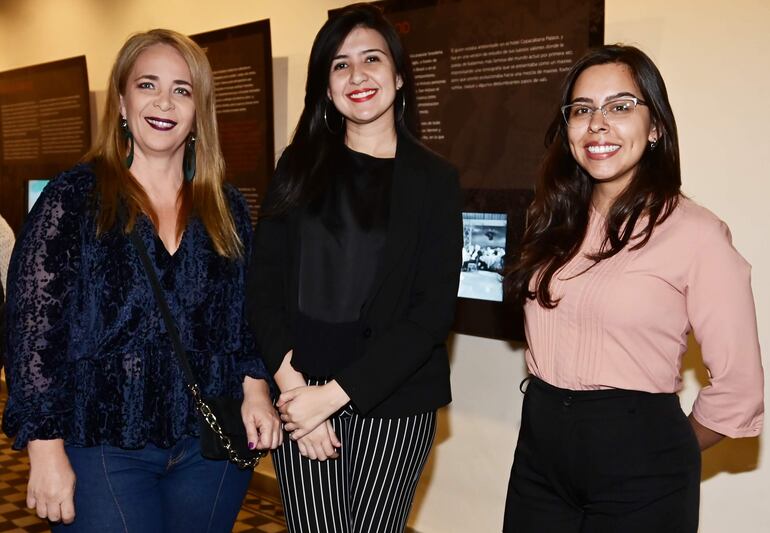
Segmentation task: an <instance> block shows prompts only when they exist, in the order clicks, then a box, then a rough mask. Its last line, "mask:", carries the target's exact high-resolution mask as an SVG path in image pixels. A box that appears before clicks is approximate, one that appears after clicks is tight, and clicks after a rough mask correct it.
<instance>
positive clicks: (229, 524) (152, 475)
mask: <svg viewBox="0 0 770 533" xmlns="http://www.w3.org/2000/svg"><path fill="white" fill-rule="evenodd" d="M66 450H67V455H68V457H69V460H70V463H71V464H72V468H73V470H74V471H75V475H76V476H77V485H76V488H75V515H76V516H75V521H74V522H73V523H72V524H70V525H67V526H65V525H61V524H60V525H56V526H54V527H53V531H54V532H55V533H81V532H82V533H85V532H87V533H92V532H94V533H95V532H99V533H107V532H109V533H113V532H125V533H174V532H180V533H181V532H185V533H204V532H205V533H218V532H230V531H232V528H233V524H234V523H235V518H236V516H237V515H238V511H239V510H240V508H241V502H242V501H243V498H244V496H245V495H246V490H247V489H248V486H249V481H250V480H251V474H252V472H251V470H239V469H238V468H237V467H235V466H234V465H233V464H232V463H230V462H229V461H210V460H208V459H204V458H203V457H201V454H200V441H199V439H198V438H194V437H187V438H184V439H182V440H180V441H179V442H178V443H177V444H176V445H175V446H173V447H172V448H169V449H163V448H158V447H156V446H154V445H152V444H149V443H148V444H147V445H146V446H145V447H144V448H142V449H140V450H124V449H122V448H116V447H113V446H107V445H102V446H93V447H89V448H76V447H74V446H67V447H66Z"/></svg>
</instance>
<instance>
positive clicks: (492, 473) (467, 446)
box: [0, 0, 770, 533]
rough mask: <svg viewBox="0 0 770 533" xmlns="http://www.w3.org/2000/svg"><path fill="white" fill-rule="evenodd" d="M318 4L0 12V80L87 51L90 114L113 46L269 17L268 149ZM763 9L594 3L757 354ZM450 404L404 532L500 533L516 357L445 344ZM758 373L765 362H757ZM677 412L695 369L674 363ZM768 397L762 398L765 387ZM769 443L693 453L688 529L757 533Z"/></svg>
mask: <svg viewBox="0 0 770 533" xmlns="http://www.w3.org/2000/svg"><path fill="white" fill-rule="evenodd" d="M346 3H347V2H344V1H332V0H304V1H303V0H283V1H266V0H251V1H247V0H219V1H217V2H208V1H193V0H164V1H161V2H159V1H157V0H132V1H130V2H126V1H125V0H114V1H113V0H111V1H107V0H0V71H2V70H7V69H11V68H16V67H22V66H27V65H31V64H35V63H41V62H45V61H52V60H56V59H62V58H66V57H71V56H75V55H81V54H85V55H86V56H87V59H88V69H89V78H90V84H91V90H92V92H93V93H94V102H95V104H96V110H95V111H96V112H101V110H102V109H101V108H102V103H103V91H104V87H105V86H106V83H105V80H106V78H107V75H108V72H109V68H110V66H111V62H112V60H113V59H114V55H115V53H116V52H117V50H118V48H119V47H120V45H121V44H122V42H123V41H124V39H125V38H126V37H127V35H128V34H130V33H131V32H133V31H137V30H144V29H148V28H151V27H158V26H162V27H170V28H173V29H176V30H178V31H181V32H183V33H188V34H191V33H199V32H203V31H209V30H214V29H218V28H222V27H226V26H231V25H235V24H241V23H244V22H250V21H253V20H259V19H264V18H270V21H271V29H272V43H273V56H274V69H275V71H274V74H275V90H276V95H275V97H276V98H275V106H276V109H275V111H276V117H275V118H276V139H275V141H276V143H275V144H276V149H277V150H278V151H280V149H282V148H283V147H284V146H285V145H286V143H287V142H288V138H289V136H290V134H291V130H292V129H293V126H294V124H295V123H296V120H297V118H298V117H299V114H300V111H301V106H302V100H303V95H304V82H305V68H306V63H307V57H308V53H309V50H310V46H311V43H312V40H313V36H314V35H315V32H316V31H317V29H318V28H319V27H320V26H321V24H322V23H323V21H324V20H325V18H326V11H327V9H329V8H333V7H339V6H341V5H345V4H346ZM768 25H770V2H767V1H766V0H735V1H733V2H729V3H727V2H719V1H716V0H646V1H645V2H639V1H638V0H633V1H632V0H607V1H606V42H617V41H621V42H624V43H627V44H635V45H637V46H639V47H641V48H642V49H644V50H645V51H646V52H648V53H649V54H650V55H651V56H652V57H653V59H654V60H655V61H656V62H657V64H658V66H659V68H660V70H661V71H662V73H663V76H664V78H665V79H666V81H667V84H668V89H669V94H670V98H671V101H672V105H673V107H674V111H675V113H676V117H677V121H678V125H679V133H680V142H681V150H682V170H683V180H684V190H685V191H686V193H687V194H688V195H690V196H691V197H693V198H694V199H695V200H696V201H698V202H700V203H702V204H703V205H705V206H707V207H709V208H710V209H711V210H712V211H714V212H715V213H716V214H717V215H719V216H720V217H721V218H722V219H724V220H725V221H726V222H727V223H728V224H729V226H730V228H731V229H732V233H733V238H734V243H735V246H736V247H737V248H738V250H740V251H741V253H742V254H743V255H744V256H745V257H746V259H748V261H749V262H750V263H751V264H752V265H753V267H754V270H753V286H754V294H755V299H756V301H757V315H758V322H759V332H760V343H761V345H762V346H763V347H765V349H766V350H767V347H768V345H769V344H768V343H769V342H770V298H768V296H769V295H770V248H769V247H768V239H767V233H768V227H769V226H768V222H767V220H766V219H765V217H764V215H765V213H766V212H767V211H768V207H767V202H768V199H770V134H768V133H767V129H768V127H769V126H770V105H768V99H769V98H770V33H768V32H767V27H768ZM451 357H452V372H453V374H452V382H453V387H454V398H455V400H454V403H453V404H452V406H451V407H450V408H448V409H445V410H443V411H442V415H441V418H440V428H439V435H438V440H437V443H438V444H437V446H436V448H435V450H434V454H433V456H432V459H431V461H430V463H429V465H428V467H427V469H426V474H425V476H424V479H423V480H422V482H421V485H420V490H419V497H418V504H417V506H416V509H415V512H414V513H413V514H412V517H411V520H410V525H412V526H413V527H414V528H416V529H417V530H418V531H420V532H422V533H455V532H456V533H488V532H489V533H491V532H495V531H499V530H500V526H501V520H502V510H503V504H504V499H505V490H506V486H507V478H508V471H509V469H510V465H511V461H512V457H513V446H514V442H515V439H516V434H517V430H518V424H519V411H520V408H521V398H520V393H519V392H518V383H519V381H520V380H521V379H522V378H523V377H524V375H525V368H524V364H523V357H522V352H521V350H520V349H515V348H514V347H512V346H511V345H509V344H508V343H506V342H501V341H495V340H488V339H483V338H476V337H470V336H464V335H455V336H454V337H453V339H452V355H451ZM765 364H766V365H767V364H768V362H767V358H765ZM686 366H687V368H688V370H687V371H686V387H685V390H684V391H683V393H682V398H683V404H684V405H685V406H689V405H690V404H691V403H692V401H693V399H694V397H695V394H696V393H697V388H698V386H699V380H701V381H702V380H703V376H704V371H703V370H702V368H700V367H699V365H698V364H697V350H693V354H691V355H689V356H688V359H687V364H686ZM766 388H767V386H766ZM769 448H770V439H768V438H760V439H744V440H741V441H728V442H723V443H721V444H719V445H718V446H717V447H715V448H714V449H712V450H709V451H707V452H706V453H705V454H704V482H703V485H702V503H701V517H702V518H701V528H700V530H701V532H702V533H723V532H725V531H740V532H742V533H760V532H765V531H770V509H769V508H768V505H767V502H768V501H770V465H768V461H767V458H768V454H769V453H770V449H769Z"/></svg>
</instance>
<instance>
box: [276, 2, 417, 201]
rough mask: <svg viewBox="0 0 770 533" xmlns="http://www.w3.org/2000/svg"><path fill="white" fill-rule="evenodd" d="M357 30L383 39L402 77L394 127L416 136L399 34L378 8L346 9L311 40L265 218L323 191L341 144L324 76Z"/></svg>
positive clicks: (411, 79)
mask: <svg viewBox="0 0 770 533" xmlns="http://www.w3.org/2000/svg"><path fill="white" fill-rule="evenodd" d="M360 26H363V27H366V28H371V29H373V30H375V31H377V32H378V33H379V34H380V35H382V37H383V38H384V39H385V42H386V43H387V45H388V48H389V51H390V55H391V57H392V58H393V64H394V66H395V68H396V73H397V74H399V75H400V76H401V80H402V82H403V84H402V86H401V89H399V90H398V92H397V93H396V99H395V103H394V106H395V107H394V116H395V117H396V128H397V129H398V131H399V133H408V134H410V135H411V136H413V137H418V136H419V129H418V122H417V113H416V110H415V107H416V104H415V102H416V100H415V90H414V77H413V76H412V68H411V64H410V62H409V56H408V55H407V54H406V51H405V50H404V46H403V45H402V44H401V40H400V39H399V36H398V32H397V31H396V29H395V28H394V27H393V25H392V24H391V23H390V22H389V21H388V20H387V19H386V18H385V17H384V16H383V13H382V11H381V10H380V9H379V8H377V7H375V6H373V5H371V4H354V5H351V6H348V7H347V8H345V9H343V10H342V11H340V12H339V13H337V14H335V15H334V16H333V17H331V18H330V19H329V20H328V21H326V23H325V24H324V25H323V27H321V30H320V31H319V32H318V35H316V38H315V41H313V48H312V49H311V51H310V60H309V61H308V66H307V83H306V85H305V108H304V109H303V110H302V115H301V116H300V118H299V122H298V123H297V128H296V129H295V130H294V137H293V138H292V141H291V143H290V144H289V146H287V147H286V151H285V152H284V154H283V156H282V158H281V162H280V164H279V167H278V169H277V175H276V177H275V178H274V183H273V184H272V188H271V199H270V205H269V207H268V208H267V209H266V211H265V212H264V216H271V215H277V214H280V213H283V212H285V211H286V210H287V209H290V208H291V207H294V206H296V205H300V204H304V203H306V202H307V201H309V200H311V199H313V198H314V197H315V196H316V195H317V194H318V193H319V192H320V191H322V190H324V188H325V186H326V183H327V181H328V174H329V172H328V166H329V160H330V156H331V155H332V154H333V152H334V150H335V149H336V148H337V147H339V146H341V145H342V143H343V142H344V137H345V128H344V126H343V125H342V124H343V120H342V115H340V113H339V112H338V111H337V109H336V108H335V107H334V104H332V103H331V102H330V101H329V98H328V97H327V89H328V87H329V73H330V72H331V65H332V60H333V59H334V56H335V55H336V54H337V51H338V50H339V48H340V46H342V43H343V41H344V40H345V38H346V37H347V36H348V34H349V33H350V32H351V31H353V30H354V29H355V28H357V27H360ZM404 104H406V106H405V107H404ZM324 113H326V119H324ZM327 124H328V125H329V126H330V127H331V130H330V128H329V127H327Z"/></svg>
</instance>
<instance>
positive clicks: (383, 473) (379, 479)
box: [273, 407, 436, 533]
mask: <svg viewBox="0 0 770 533" xmlns="http://www.w3.org/2000/svg"><path fill="white" fill-rule="evenodd" d="M331 422H332V426H333V427H334V431H335V433H336V434H337V437H338V438H339V439H340V441H341V442H342V448H341V449H340V450H339V454H340V456H339V458H337V459H328V460H326V461H317V460H313V459H308V458H306V457H302V456H301V455H300V453H299V448H298V447H297V444H296V443H295V442H294V441H292V440H291V439H289V438H288V435H284V437H285V438H284V440H283V444H282V445H281V446H280V447H279V448H278V449H277V450H276V451H275V452H273V464H274V466H275V472H276V475H277V477H278V482H279V485H280V488H281V499H282V500H283V507H284V512H285V513H286V524H287V527H288V529H289V532H290V533H320V532H323V533H368V532H371V533H391V532H393V533H395V532H402V531H403V530H404V528H405V527H406V519H407V516H408V515H409V511H410V509H411V507H412V502H413V500H414V493H415V489H416V488H417V482H418V481H419V479H420V474H422V470H423V467H424V466H425V462H426V461H427V459H428V453H429V452H430V449H431V446H432V445H433V438H434V437H435V434H436V412H435V411H431V412H428V413H422V414H418V415H413V416H408V417H403V418H393V419H390V418H367V417H363V416H361V415H359V414H357V413H355V412H354V410H353V409H352V408H350V407H347V408H346V409H345V410H343V411H342V412H341V413H339V414H337V415H335V416H333V417H332V419H331Z"/></svg>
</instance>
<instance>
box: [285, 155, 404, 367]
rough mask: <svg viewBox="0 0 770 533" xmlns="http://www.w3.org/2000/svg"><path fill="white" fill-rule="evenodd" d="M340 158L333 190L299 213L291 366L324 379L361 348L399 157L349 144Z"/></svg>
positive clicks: (343, 365) (380, 256) (324, 193)
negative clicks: (365, 309)
mask: <svg viewBox="0 0 770 533" xmlns="http://www.w3.org/2000/svg"><path fill="white" fill-rule="evenodd" d="M338 158H339V161H338V164H337V165H335V166H336V168H337V170H336V171H335V172H334V173H333V174H332V176H331V177H330V180H329V185H328V187H327V188H326V190H325V191H324V192H323V193H322V194H320V195H319V196H318V197H317V198H316V199H315V200H314V201H312V202H311V203H310V204H309V205H308V206H307V207H306V208H305V209H304V210H303V212H302V214H301V217H300V259H299V284H298V287H299V293H298V299H299V301H298V310H299V312H298V314H297V320H296V322H295V325H294V326H295V335H294V340H295V342H294V354H293V356H292V365H293V366H294V368H296V369H297V370H299V371H301V372H303V373H304V374H306V375H308V376H313V377H324V378H331V377H334V373H335V372H336V371H338V370H340V369H342V368H344V367H345V366H346V365H347V364H348V363H350V362H351V361H352V360H354V359H355V357H356V354H357V353H358V350H357V342H358V339H359V337H360V332H359V329H360V328H359V319H360V316H361V309H362V307H363V306H364V303H365V302H366V297H367V294H368V293H369V290H370V289H371V286H372V283H373V282H374V278H375V276H376V275H377V271H378V269H379V265H380V262H381V258H382V252H383V250H384V247H385V238H386V235H387V229H388V220H389V213H390V191H391V182H392V177H393V162H394V159H392V158H388V159H381V158H376V157H372V156H369V155H366V154H362V153H359V152H354V151H353V150H350V149H349V148H345V147H343V148H342V149H341V150H340V151H339V154H338Z"/></svg>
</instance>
